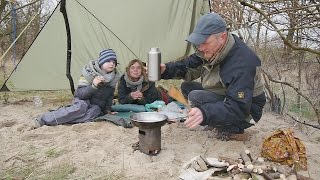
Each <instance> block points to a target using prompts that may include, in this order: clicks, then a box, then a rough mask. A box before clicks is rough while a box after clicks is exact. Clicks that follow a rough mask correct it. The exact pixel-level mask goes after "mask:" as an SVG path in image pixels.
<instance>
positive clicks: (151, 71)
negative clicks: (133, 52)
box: [148, 47, 161, 81]
mask: <svg viewBox="0 0 320 180" xmlns="http://www.w3.org/2000/svg"><path fill="white" fill-rule="evenodd" d="M160 64H161V52H160V50H159V48H158V47H153V48H151V49H150V51H149V52H148V79H149V81H159V80H160V79H161V73H160Z"/></svg>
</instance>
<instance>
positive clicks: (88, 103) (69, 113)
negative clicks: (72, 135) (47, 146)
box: [34, 49, 121, 128]
mask: <svg viewBox="0 0 320 180" xmlns="http://www.w3.org/2000/svg"><path fill="white" fill-rule="evenodd" d="M116 66H117V56H116V54H115V52H114V51H113V50H112V49H106V50H102V51H101V52H100V54H99V59H98V60H96V61H90V62H89V64H87V65H85V66H84V68H83V69H82V76H81V77H80V80H79V84H78V88H77V89H76V91H75V94H74V99H73V102H72V104H71V105H69V106H65V107H61V108H59V109H57V110H55V111H51V112H46V113H44V114H43V115H42V116H41V117H40V118H37V119H35V121H34V126H35V128H38V127H40V126H43V125H49V126H54V125H59V124H67V123H82V122H87V121H89V120H90V119H94V118H96V117H98V116H100V115H102V114H106V113H110V112H111V106H112V101H113V96H114V95H113V93H114V90H115V86H116V83H117V82H118V80H119V79H120V77H121V75H120V73H118V72H117V70H116V69H115V68H116Z"/></svg>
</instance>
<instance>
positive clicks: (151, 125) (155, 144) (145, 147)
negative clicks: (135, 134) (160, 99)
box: [130, 112, 168, 155]
mask: <svg viewBox="0 0 320 180" xmlns="http://www.w3.org/2000/svg"><path fill="white" fill-rule="evenodd" d="M130 118H131V122H132V124H133V125H135V126H137V127H139V150H140V151H141V152H143V153H145V154H148V155H157V154H159V153H160V150H161V126H163V125H164V124H165V123H166V122H167V120H168V117H167V116H166V115H164V114H160V113H157V112H141V113H135V114H133V115H131V116H130Z"/></svg>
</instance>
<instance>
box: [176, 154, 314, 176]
mask: <svg viewBox="0 0 320 180" xmlns="http://www.w3.org/2000/svg"><path fill="white" fill-rule="evenodd" d="M179 178H180V179H183V180H189V179H190V180H191V179H193V180H195V179H199V180H200V179H208V180H220V179H234V180H243V179H246V180H247V179H252V180H273V179H281V180H312V178H308V177H305V176H302V175H300V174H298V173H297V171H296V170H295V168H294V167H289V166H288V165H280V164H275V163H273V162H267V161H265V160H264V158H262V157H257V158H253V157H252V156H251V154H250V151H249V150H245V151H242V152H240V158H239V159H237V160H234V159H232V158H228V157H221V156H220V157H219V158H205V157H203V156H201V155H200V156H197V157H195V158H193V159H192V160H191V161H190V162H188V163H186V164H185V165H184V167H183V171H182V174H181V175H180V177H179Z"/></svg>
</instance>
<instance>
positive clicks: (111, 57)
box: [99, 49, 117, 67]
mask: <svg viewBox="0 0 320 180" xmlns="http://www.w3.org/2000/svg"><path fill="white" fill-rule="evenodd" d="M109 61H114V63H115V65H116V66H117V55H116V53H115V52H114V51H113V50H112V49H104V50H102V51H101V52H100V54H99V66H100V67H101V66H102V65H103V64H104V63H105V62H109Z"/></svg>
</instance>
